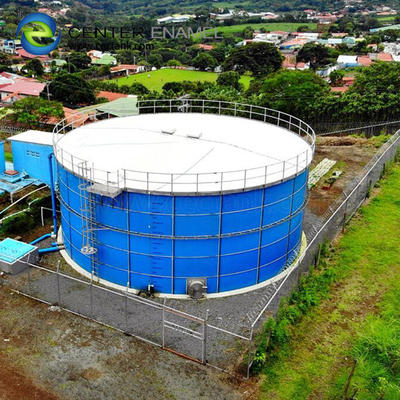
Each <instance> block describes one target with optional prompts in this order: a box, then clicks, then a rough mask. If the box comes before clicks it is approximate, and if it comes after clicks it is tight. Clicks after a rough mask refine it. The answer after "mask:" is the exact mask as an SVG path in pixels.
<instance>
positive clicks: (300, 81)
mask: <svg viewBox="0 0 400 400" xmlns="http://www.w3.org/2000/svg"><path fill="white" fill-rule="evenodd" d="M328 91H329V87H328V85H327V83H326V82H325V81H324V80H323V79H322V78H321V77H320V76H319V75H317V74H315V73H314V72H312V71H298V70H294V71H291V70H282V71H279V72H276V73H275V74H272V75H270V76H269V77H268V78H267V79H266V80H265V81H264V83H263V86H262V88H261V94H262V98H263V99H264V105H266V106H269V107H271V108H274V109H276V110H280V111H284V112H287V113H288V114H293V115H296V116H297V117H299V118H306V117H307V113H305V110H306V109H307V107H308V105H311V104H313V102H314V99H315V98H316V97H318V96H321V95H323V94H325V93H327V92H328Z"/></svg>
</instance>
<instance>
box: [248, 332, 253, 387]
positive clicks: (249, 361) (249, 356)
mask: <svg viewBox="0 0 400 400" xmlns="http://www.w3.org/2000/svg"><path fill="white" fill-rule="evenodd" d="M253 332H254V326H253V325H252V326H251V329H250V338H249V354H248V360H247V375H246V377H247V380H249V379H250V368H251V360H250V358H251V347H252V344H253Z"/></svg>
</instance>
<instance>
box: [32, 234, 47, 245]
mask: <svg viewBox="0 0 400 400" xmlns="http://www.w3.org/2000/svg"><path fill="white" fill-rule="evenodd" d="M51 236H52V234H51V233H46V234H45V235H43V236H40V237H39V238H37V239H35V240H34V241H33V242H30V243H29V244H36V243H39V242H41V241H42V240H44V239H47V238H49V237H51Z"/></svg>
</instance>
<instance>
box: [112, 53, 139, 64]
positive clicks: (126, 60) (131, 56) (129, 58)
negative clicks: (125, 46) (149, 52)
mask: <svg viewBox="0 0 400 400" xmlns="http://www.w3.org/2000/svg"><path fill="white" fill-rule="evenodd" d="M139 56H140V52H139V51H137V50H119V51H117V61H118V62H119V63H120V64H136V62H137V59H138V58H139Z"/></svg>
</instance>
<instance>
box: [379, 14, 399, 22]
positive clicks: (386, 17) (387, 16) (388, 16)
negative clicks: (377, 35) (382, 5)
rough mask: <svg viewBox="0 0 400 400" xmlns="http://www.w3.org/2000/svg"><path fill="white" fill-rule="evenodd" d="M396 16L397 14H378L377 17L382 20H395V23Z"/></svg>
mask: <svg viewBox="0 0 400 400" xmlns="http://www.w3.org/2000/svg"><path fill="white" fill-rule="evenodd" d="M394 17H395V15H382V16H378V17H377V18H378V19H379V21H381V22H393V24H394Z"/></svg>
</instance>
